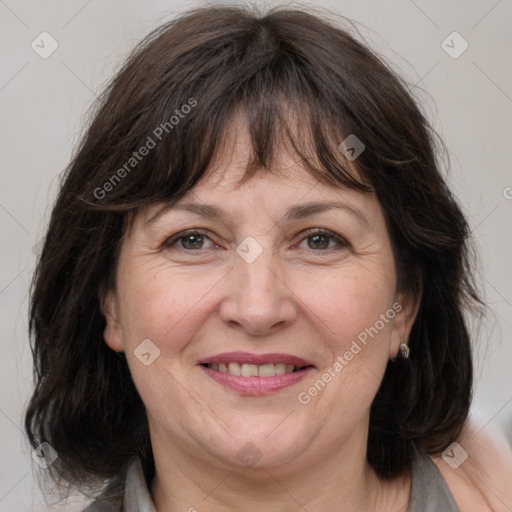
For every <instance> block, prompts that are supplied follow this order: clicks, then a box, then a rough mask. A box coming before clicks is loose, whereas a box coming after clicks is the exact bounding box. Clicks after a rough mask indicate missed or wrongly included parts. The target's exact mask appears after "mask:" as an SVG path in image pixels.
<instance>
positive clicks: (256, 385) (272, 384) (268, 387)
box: [198, 352, 315, 395]
mask: <svg viewBox="0 0 512 512" xmlns="http://www.w3.org/2000/svg"><path fill="white" fill-rule="evenodd" d="M198 364H199V366H200V368H201V369H202V370H203V371H204V372H205V374H206V375H207V376H208V377H210V378H211V379H212V380H214V381H215V382H217V383H219V384H221V385H222V386H224V387H227V388H230V389H231V390H234V391H236V392H237V393H240V394H245V395H268V394H273V393H276V392H277V391H279V390H281V389H283V388H286V387H288V386H291V385H293V384H296V383H298V382H300V381H301V380H302V379H303V378H305V377H306V376H307V375H309V373H311V372H312V371H313V370H314V369H315V367H314V365H313V364H311V363H310V362H309V361H307V360H305V359H302V358H301V357H297V356H292V355H290V354H278V353H272V354H250V353H248V352H225V353H223V354H217V355H215V356H212V357H208V358H205V359H202V360H201V361H200V362H199V363H198Z"/></svg>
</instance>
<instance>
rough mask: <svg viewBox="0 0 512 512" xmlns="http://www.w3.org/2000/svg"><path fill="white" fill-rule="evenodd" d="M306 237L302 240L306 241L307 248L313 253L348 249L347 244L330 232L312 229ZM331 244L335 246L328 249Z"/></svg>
mask: <svg viewBox="0 0 512 512" xmlns="http://www.w3.org/2000/svg"><path fill="white" fill-rule="evenodd" d="M306 235H307V236H306V237H305V238H303V241H304V240H307V244H308V248H309V249H312V250H314V251H317V250H320V251H325V250H330V249H334V250H336V249H339V248H340V246H341V248H346V247H348V245H349V244H348V242H347V241H346V240H345V239H344V238H342V237H341V236H339V235H336V234H335V233H333V232H331V231H326V230H322V229H313V230H310V231H307V232H306ZM331 242H335V243H336V244H337V246H338V247H337V246H336V245H334V246H331V247H329V245H330V244H331Z"/></svg>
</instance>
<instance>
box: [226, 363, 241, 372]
mask: <svg viewBox="0 0 512 512" xmlns="http://www.w3.org/2000/svg"><path fill="white" fill-rule="evenodd" d="M228 372H229V373H230V374H231V375H242V365H240V364H238V363H229V364H228Z"/></svg>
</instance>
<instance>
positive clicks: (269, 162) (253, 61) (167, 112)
mask: <svg viewBox="0 0 512 512" xmlns="http://www.w3.org/2000/svg"><path fill="white" fill-rule="evenodd" d="M271 39H272V38H271V36H270V35H269V33H264V35H261V34H258V31H255V35H254V39H253V40H244V41H243V45H242V43H241V42H240V41H238V42H237V41H235V42H233V44H232V45H227V46H226V44H224V46H223V47H222V48H221V49H219V48H216V46H215V45H212V46H209V47H208V48H203V49H202V50H203V52H202V54H201V56H198V55H197V54H194V55H193V56H189V59H190V62H191V64H192V62H193V63H194V66H193V67H192V66H190V67H188V66H187V63H186V62H181V63H180V67H181V75H183V74H185V75H187V76H186V79H185V80H183V81H178V79H177V77H175V76H174V75H171V76H169V71H170V70H171V69H172V68H174V65H175V63H174V62H173V59H170V61H169V62H167V63H155V64H154V68H153V70H152V74H153V75H155V76H153V77H151V76H148V77H146V79H145V80H144V81H143V78H141V77H138V78H137V80H129V79H128V78H129V77H124V78H123V80H122V81H123V83H124V87H125V89H124V90H123V91H118V90H117V88H116V84H115V83H114V84H113V87H112V90H111V91H110V93H109V97H107V98H106V100H105V108H107V107H108V106H109V104H110V106H111V110H112V112H111V114H112V113H117V115H119V116H120V118H119V122H117V123H112V120H110V123H109V124H111V125H112V124H114V126H116V128H117V130H119V131H123V130H124V131H125V133H124V134H120V133H119V132H118V133H116V134H109V135H110V136H111V137H112V138H113V139H115V140H117V141H123V143H122V144H119V142H118V143H117V145H114V147H113V148H109V149H111V150H112V149H113V151H110V152H109V153H105V152H104V148H108V147H109V145H108V143H105V141H102V143H101V146H99V153H101V152H102V148H103V152H104V154H103V161H101V162H99V163H98V164H99V165H98V167H97V168H96V172H95V173H94V174H95V176H94V186H93V188H92V190H91V193H90V195H89V197H88V198H85V197H84V198H82V199H84V200H85V201H86V202H87V203H88V205H89V206H90V207H92V208H93V209H94V210H109V211H130V210H138V209H140V208H142V207H145V206H148V205H150V204H154V203H157V202H166V203H169V204H172V203H173V202H176V201H178V200H179V199H180V198H181V197H183V196H184V195H185V194H186V193H187V192H188V191H189V190H191V188H192V187H194V185H196V184H197V183H198V182H199V181H200V180H201V179H203V178H204V177H206V176H207V175H208V174H209V172H210V170H211V166H212V163H213V162H214V161H215V160H216V159H217V158H221V157H222V155H223V154H224V152H226V151H229V150H230V149H231V148H229V147H228V145H227V141H228V140H229V139H230V137H229V135H231V134H232V133H233V130H235V131H236V127H237V126H240V125H239V124H237V123H238V122H239V120H242V121H243V122H245V123H247V129H248V132H249V135H250V142H251V152H250V155H248V161H247V167H246V169H245V173H244V175H243V177H242V180H241V182H242V183H244V182H246V181H247V180H249V179H250V178H251V177H252V176H254V174H255V173H256V172H258V171H261V170H263V169H265V170H269V171H270V170H271V169H272V168H273V165H274V163H275V159H276V157H277V156H278V155H279V154H280V153H281V152H282V151H286V152H287V153H289V154H290V155H291V156H292V157H294V158H295V159H296V161H298V162H299V163H301V164H302V165H303V167H304V168H305V169H306V170H307V171H308V172H309V173H310V174H311V175H312V176H314V177H315V178H316V179H317V180H318V181H319V182H321V183H324V184H326V185H329V186H334V187H348V188H351V189H355V190H358V191H361V192H370V191H371V190H372V187H371V185H370V179H369V177H368V176H365V174H364V165H363V166H359V165H358V167H357V171H356V168H355V166H354V163H353V162H351V161H349V159H347V158H346V155H344V153H343V151H342V150H341V149H340V143H341V142H342V141H343V140H344V139H345V138H346V137H347V136H348V135H350V134H352V133H353V132H354V131H355V130H356V128H355V127H354V119H357V117H356V116H354V115H353V113H352V112H351V111H350V109H349V108H348V107H347V104H346V98H344V96H346V90H345V91H344V90H343V88H342V87H341V88H340V87H339V84H338V83H337V82H336V83H335V80H334V78H335V77H333V80H332V81H330V82H329V83H323V84H322V83H317V82H315V81H314V79H313V78H312V77H314V76H315V73H314V69H312V68H311V66H309V64H308V62H307V61H306V62H305V61H302V60H300V59H298V58H297V57H296V56H294V54H293V52H291V51H287V50H286V48H283V47H282V45H281V46H280V51H276V46H277V43H276V41H273V40H271ZM224 43H225V39H224ZM240 45H242V46H243V48H240ZM148 51H149V50H148ZM144 52H145V50H144V49H142V50H141V51H140V53H141V54H144ZM146 53H148V52H146ZM134 58H135V60H136V59H137V58H138V57H137V55H135V57H134ZM144 58H145V59H148V60H150V55H145V57H144ZM176 58H178V57H176ZM198 60H199V61H200V62H199V65H198ZM123 73H124V74H129V73H130V66H129V63H128V64H127V66H126V69H125V70H124V72H123ZM123 73H122V74H123ZM150 82H152V83H153V84H154V86H155V87H154V88H151V87H150V85H151V83H150ZM319 82H320V80H319ZM183 83H186V85H183ZM127 84H128V85H127ZM126 87H129V88H131V89H132V91H127V90H126ZM342 93H343V94H342ZM118 94H123V96H124V97H125V98H126V97H127V96H128V95H129V94H131V95H132V98H133V99H131V100H130V111H129V112H126V110H125V111H122V112H116V111H115V103H116V96H117V95H118ZM101 114H102V113H101V112H100V115H99V116H98V120H97V122H101V117H102V116H101ZM130 118H131V123H129V121H128V119H130ZM121 119H122V122H121ZM363 157H364V155H362V156H361V160H363ZM358 163H359V162H358Z"/></svg>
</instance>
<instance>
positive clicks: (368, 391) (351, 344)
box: [104, 130, 413, 469]
mask: <svg viewBox="0 0 512 512" xmlns="http://www.w3.org/2000/svg"><path fill="white" fill-rule="evenodd" d="M233 148H234V149H233V152H229V153H226V154H224V155H223V158H222V159H221V160H222V161H219V162H218V165H217V166H216V167H215V169H214V173H213V174H211V175H209V176H208V177H207V178H206V179H205V181H203V182H202V183H200V184H198V185H197V186H196V187H195V188H194V189H193V190H192V192H191V193H190V194H189V195H188V196H187V197H186V198H183V199H182V200H181V201H180V203H179V204H181V205H183V204H185V203H187V204H188V203H193V204H195V205H196V206H194V207H188V208H187V209H185V208H178V207H177V206H174V207H173V208H170V209H167V210H164V211H161V210H162V206H165V205H162V204H158V205H153V206H152V207H150V208H148V209H147V210H146V211H144V212H143V213H141V214H140V215H139V216H138V218H137V219H136V221H135V223H134V225H133V227H132V229H131V230H130V231H129V233H128V234H127V236H126V238H125V239H124V241H123V245H122V249H121V252H120V257H119V265H118V271H117V286H116V289H115V291H112V292H110V293H108V294H107V295H106V297H105V301H104V311H105V314H106V317H107V327H106V329H105V340H106V342H107V343H108V345H109V346H110V347H111V348H113V349H115V350H117V351H120V350H123V351H125V353H126V357H127V361H128V364H129V367H130V371H131V373H132V376H133V379H134V382H135V385H136V387H137V389H138V391H139V393H140V395H141V397H142V400H143V402H144V404H145V406H146V411H147V415H148V420H149V425H150V431H151V440H152V444H153V448H154V449H157V450H161V449H164V450H165V449H167V450H171V451H172V452H173V454H174V455H176V454H180V453H181V454H183V455H186V456H187V457H189V458H190V457H195V458H197V460H201V461H203V463H204V462H206V461H209V462H210V463H213V464H216V465H218V466H222V467H230V468H233V467H239V468H244V466H245V467H251V466H252V464H254V462H257V467H259V468H267V469H268V468H277V467H290V468H295V467H296V468H297V469H298V468H301V467H302V468H303V467H304V466H303V464H304V463H309V464H313V463H315V461H316V462H318V461H321V460H322V459H325V458H326V457H329V456H330V455H331V454H332V453H333V450H336V449H337V448H338V449H341V447H342V446H344V445H347V444H348V443H349V442H352V441H356V444H357V446H365V443H364V440H365V436H366V433H367V428H368V416H369V408H370V405H371V402H372V399H373V398H374V396H375V394H376V392H377V390H378V387H379V384H380V382H381V379H382V377H383V374H384V371H385V368H386V364H387V362H388V359H389V358H390V357H395V356H396V355H397V351H398V346H399V343H400V340H401V339H402V338H406V337H407V335H408V332H409V329H410V326H411V323H412V320H413V318H412V315H411V313H410V312H411V310H412V308H411V306H410V305H409V304H408V303H407V301H406V299H405V297H402V296H401V295H398V294H396V274H395V267H394V262H393V254H392V247H391V245H390V239H389V236H388V233H387V230H386V226H385V221H384V217H383V212H382V210H381V208H380V206H379V203H378V201H377V199H376V198H375V196H374V195H372V194H362V193H359V192H355V191H353V190H345V189H341V188H330V187H328V186H326V185H323V184H320V183H319V182H317V181H316V180H315V179H314V178H313V177H311V176H310V175H309V174H308V173H307V172H306V171H305V170H304V169H303V168H302V167H300V165H299V164H297V162H295V161H294V160H292V159H291V158H290V157H289V156H288V155H286V154H285V153H283V154H281V155H280V159H279V165H277V166H276V170H277V171H280V173H279V174H277V173H272V174H270V173H261V174H259V175H257V176H256V177H254V178H253V179H252V180H250V181H249V182H247V183H246V184H244V185H242V186H237V184H238V180H239V179H240V177H241V175H242V174H241V173H242V172H243V169H244V164H245V162H246V160H247V158H248V155H249V151H250V145H249V138H248V134H247V131H246V130H239V131H238V136H237V138H236V141H235V144H234V146H233ZM311 203H315V204H320V205H323V206H312V205H311ZM328 203H332V204H334V203H336V204H338V205H339V207H329V206H327V204H328ZM213 212H218V213H219V215H212V213H213ZM320 229H321V230H323V231H324V232H323V233H320V234H315V231H317V230H320ZM185 232H196V234H195V235H190V233H188V234H187V233H185ZM327 232H328V233H327ZM197 233H200V234H197ZM229 353H231V354H229ZM235 353H236V354H235ZM251 356H252V358H251ZM257 356H261V358H260V359H257ZM294 358H300V359H301V360H303V361H298V360H295V359H294ZM208 362H210V365H213V366H212V367H211V368H207V367H206V364H207V363H208ZM229 363H231V364H229ZM251 363H261V364H260V365H254V364H251ZM223 364H226V365H228V366H227V369H228V373H224V372H222V370H225V369H226V368H224V366H223ZM292 364H294V365H295V367H296V368H300V367H303V366H307V368H305V369H302V370H300V371H294V372H292V373H287V372H289V371H290V368H291V367H290V366H288V367H286V365H292ZM215 365H216V366H215ZM283 371H284V374H282V372H283ZM239 372H242V373H243V375H234V374H237V373H239ZM245 375H250V376H245ZM256 375H257V376H256ZM358 440H359V441H360V442H357V441H358ZM164 447H165V448H164Z"/></svg>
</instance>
